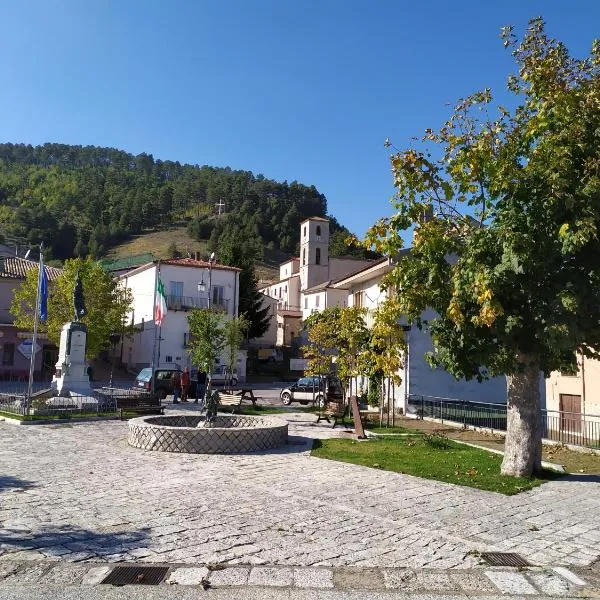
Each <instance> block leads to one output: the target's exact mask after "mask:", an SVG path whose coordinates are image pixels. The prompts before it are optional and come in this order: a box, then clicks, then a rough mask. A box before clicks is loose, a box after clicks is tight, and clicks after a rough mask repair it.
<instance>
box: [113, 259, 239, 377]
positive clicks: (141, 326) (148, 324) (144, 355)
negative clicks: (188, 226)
mask: <svg viewBox="0 0 600 600" xmlns="http://www.w3.org/2000/svg"><path fill="white" fill-rule="evenodd" d="M159 264H160V279H161V280H162V282H163V284H164V286H165V292H166V294H167V314H166V317H165V319H164V320H163V323H162V327H161V328H160V337H159V336H158V331H159V330H158V327H157V326H156V325H155V324H154V303H155V289H156V283H157V277H158V269H159ZM239 274H240V269H238V268H236V267H229V266H226V265H220V264H217V263H213V264H212V265H211V264H210V263H208V262H206V261H201V260H194V259H192V258H176V259H172V260H165V261H160V263H158V262H151V263H147V264H145V265H142V266H141V267H138V268H136V269H133V270H132V271H129V272H127V273H124V274H122V275H120V276H119V280H120V281H121V282H122V285H123V286H124V287H126V288H128V289H129V290H131V293H132V296H133V304H132V311H131V314H130V323H132V324H133V325H134V327H135V329H136V333H135V334H134V335H133V336H131V337H126V338H125V340H124V342H123V355H122V359H121V360H122V362H123V363H125V364H126V366H127V368H128V369H130V370H132V371H137V370H139V369H142V368H144V367H148V366H150V365H152V362H153V361H152V358H153V353H156V354H155V357H156V358H155V365H156V366H160V367H167V366H176V365H177V366H179V367H181V368H182V369H183V368H185V367H189V368H191V366H192V365H191V360H190V357H189V354H188V350H187V343H188V339H189V326H188V321H187V316H188V314H189V311H190V310H191V309H193V308H208V305H209V291H208V290H209V286H210V306H211V308H215V309H220V310H221V311H223V313H224V314H225V315H227V317H228V318H233V317H235V316H237V314H238V306H239ZM199 284H200V285H199ZM200 288H204V289H205V291H200ZM237 374H238V379H239V380H240V381H243V380H244V379H245V375H246V361H245V359H244V357H243V356H241V357H240V359H238V365H237Z"/></svg>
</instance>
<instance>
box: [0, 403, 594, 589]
mask: <svg viewBox="0 0 600 600" xmlns="http://www.w3.org/2000/svg"><path fill="white" fill-rule="evenodd" d="M168 411H169V409H167V412H168ZM284 417H285V418H286V419H287V418H289V428H290V434H291V435H293V436H301V437H303V438H310V437H343V434H342V433H340V431H341V430H339V429H335V430H332V429H331V428H330V427H327V426H323V427H321V424H319V426H318V427H315V426H314V420H316V419H314V418H313V416H307V415H299V414H296V415H294V414H293V413H290V415H285V416H284ZM309 419H312V422H310V423H309V422H307V421H308V420H309ZM127 427H128V425H127V423H124V422H120V421H112V422H95V423H83V424H73V426H72V427H69V428H65V427H61V428H54V427H44V429H41V427H35V426H34V427H27V428H17V427H13V426H10V425H8V424H6V423H0V435H1V437H2V440H3V443H4V444H5V447H9V448H11V449H12V451H11V452H10V453H8V454H6V455H3V472H4V473H5V474H6V475H9V476H13V477H16V478H19V479H23V480H27V481H31V483H32V487H31V488H30V489H28V491H27V494H17V493H10V494H3V495H2V502H0V522H1V523H2V524H3V525H2V530H1V531H0V538H1V539H2V540H3V541H5V542H6V543H5V545H4V546H2V547H0V564H2V563H4V562H6V561H8V562H11V561H15V560H41V561H47V560H48V559H50V558H52V559H60V560H63V561H68V562H72V563H75V562H97V561H106V562H123V561H136V562H147V563H160V562H169V561H173V562H178V563H180V564H196V565H197V564H205V563H207V562H218V561H222V560H227V561H228V562H230V563H231V564H239V565H281V566H284V565H285V566H286V567H290V568H291V567H295V566H302V565H305V566H310V567H317V566H319V567H321V566H322V567H326V568H332V567H336V568H337V567H344V566H362V567H365V568H367V567H372V568H389V569H397V568H403V567H407V568H414V569H421V568H423V567H430V568H431V569H442V568H444V569H446V568H447V569H463V568H471V567H473V566H475V565H476V564H477V559H476V557H473V556H471V555H469V554H468V553H469V551H471V550H475V549H476V550H479V551H486V550H507V551H512V552H518V553H523V554H524V556H525V557H526V558H528V557H534V562H535V563H537V564H540V565H542V566H554V565H557V564H562V565H566V566H569V565H587V564H589V563H592V562H593V561H594V560H595V559H596V558H597V557H599V556H600V534H598V532H597V531H596V529H598V528H597V523H593V522H591V519H590V515H597V514H600V494H598V492H597V490H596V488H597V484H596V483H594V482H585V481H570V480H568V479H566V480H564V481H561V482H549V483H546V484H544V485H543V486H540V487H538V488H535V489H533V490H530V491H528V492H527V493H525V494H518V495H516V496H510V497H506V496H502V495H500V494H494V493H491V492H485V491H481V490H474V489H470V488H466V487H457V486H452V485H449V484H444V483H441V482H436V481H429V480H424V479H419V478H416V477H410V476H407V475H400V474H397V473H388V472H384V471H380V470H375V469H369V468H367V467H360V466H357V465H350V464H344V463H336V462H334V461H323V460H320V459H316V458H312V457H311V456H310V455H309V453H308V452H305V451H299V449H298V447H295V446H288V447H287V448H286V449H284V450H281V451H279V450H278V451H266V452H262V453H260V454H245V455H193V454H189V455H187V454H170V453H159V452H142V451H139V450H137V449H134V448H131V447H128V446H127V444H126V437H127ZM49 447H51V448H52V452H48V448H49ZM73 453H76V455H77V457H78V461H77V463H73V461H72V456H73ZM24 455H27V457H28V460H27V461H23V460H22V458H21V457H22V456H24ZM123 473H126V474H127V476H126V477H124V476H123ZM157 474H159V475H157ZM166 474H168V476H166ZM346 481H353V482H356V483H357V484H356V485H353V486H352V487H349V486H347V485H344V482H346ZM64 482H69V485H64ZM148 506H152V507H154V508H153V512H152V515H151V516H149V515H148V513H147V507H148ZM532 524H535V525H536V527H537V528H538V530H537V531H531V530H530V526H531V525H532ZM450 582H451V583H453V584H456V581H455V580H454V579H453V578H451V579H450ZM380 584H381V587H380V588H376V589H384V584H383V579H382V578H381V580H380ZM460 589H467V588H466V587H465V586H461V588H460Z"/></svg>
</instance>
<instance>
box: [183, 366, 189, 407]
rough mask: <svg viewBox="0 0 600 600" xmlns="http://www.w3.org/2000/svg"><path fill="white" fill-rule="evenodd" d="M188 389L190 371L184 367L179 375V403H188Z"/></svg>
mask: <svg viewBox="0 0 600 600" xmlns="http://www.w3.org/2000/svg"><path fill="white" fill-rule="evenodd" d="M189 389H190V370H189V369H188V368H187V367H186V368H185V369H184V370H183V373H182V374H181V401H182V402H187V401H188V399H187V398H188V390H189Z"/></svg>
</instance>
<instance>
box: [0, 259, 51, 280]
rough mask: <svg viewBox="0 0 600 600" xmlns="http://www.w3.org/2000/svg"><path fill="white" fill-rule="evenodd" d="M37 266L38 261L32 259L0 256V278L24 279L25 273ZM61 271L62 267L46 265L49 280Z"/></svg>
mask: <svg viewBox="0 0 600 600" xmlns="http://www.w3.org/2000/svg"><path fill="white" fill-rule="evenodd" d="M37 267H38V263H37V262H36V261H34V260H26V259H24V258H20V257H19V256H5V257H0V278H2V279H25V278H26V277H27V273H28V272H29V271H31V270H32V269H36V270H37ZM62 272H63V270H62V269H57V268H56V267H49V266H48V265H46V273H48V279H49V280H50V281H54V280H55V279H56V278H57V277H58V276H59V275H60V274H61V273H62Z"/></svg>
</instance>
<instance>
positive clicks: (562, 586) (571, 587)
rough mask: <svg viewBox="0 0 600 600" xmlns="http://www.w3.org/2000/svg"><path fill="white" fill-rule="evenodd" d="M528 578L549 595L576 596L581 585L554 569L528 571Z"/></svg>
mask: <svg viewBox="0 0 600 600" xmlns="http://www.w3.org/2000/svg"><path fill="white" fill-rule="evenodd" d="M527 578H528V579H529V581H531V582H532V583H533V584H534V585H535V586H536V587H537V588H538V589H539V590H540V591H541V592H542V593H544V594H547V595H548V596H560V597H561V598H565V597H566V596H576V595H577V591H578V590H579V589H580V586H577V585H575V584H574V583H572V582H570V581H568V580H567V579H564V578H563V577H560V576H559V575H557V574H556V573H554V572H552V571H544V572H542V573H528V574H527Z"/></svg>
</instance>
